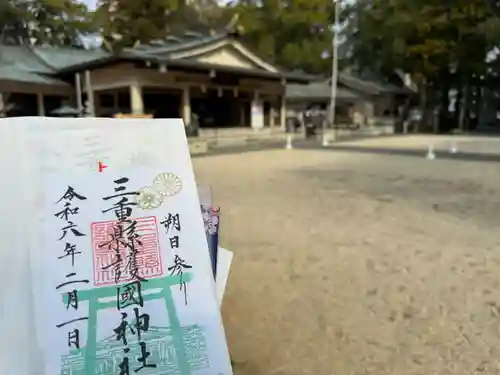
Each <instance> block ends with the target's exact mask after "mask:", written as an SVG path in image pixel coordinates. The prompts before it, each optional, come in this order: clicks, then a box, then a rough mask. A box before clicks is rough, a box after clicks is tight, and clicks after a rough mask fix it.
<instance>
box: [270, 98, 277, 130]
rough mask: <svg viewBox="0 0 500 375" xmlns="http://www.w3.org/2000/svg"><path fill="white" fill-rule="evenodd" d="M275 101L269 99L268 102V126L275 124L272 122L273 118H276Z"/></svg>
mask: <svg viewBox="0 0 500 375" xmlns="http://www.w3.org/2000/svg"><path fill="white" fill-rule="evenodd" d="M275 106H276V103H275V102H274V101H273V100H271V101H270V102H269V127H271V128H272V127H274V126H275V125H276V124H275V123H274V120H275V118H276V108H275Z"/></svg>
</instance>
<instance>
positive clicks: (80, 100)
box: [75, 73, 83, 113]
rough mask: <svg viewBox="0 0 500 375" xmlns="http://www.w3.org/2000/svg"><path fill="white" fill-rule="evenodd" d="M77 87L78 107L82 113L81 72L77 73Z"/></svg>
mask: <svg viewBox="0 0 500 375" xmlns="http://www.w3.org/2000/svg"><path fill="white" fill-rule="evenodd" d="M75 89H76V108H77V109H78V110H79V111H80V113H82V111H83V103H82V81H81V78H80V73H76V74H75Z"/></svg>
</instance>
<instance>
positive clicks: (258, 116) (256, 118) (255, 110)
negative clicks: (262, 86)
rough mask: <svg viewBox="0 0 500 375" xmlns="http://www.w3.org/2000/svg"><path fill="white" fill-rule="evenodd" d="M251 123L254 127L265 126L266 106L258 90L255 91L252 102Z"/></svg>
mask: <svg viewBox="0 0 500 375" xmlns="http://www.w3.org/2000/svg"><path fill="white" fill-rule="evenodd" d="M250 125H251V126H252V128H253V129H261V128H262V127H264V108H263V105H262V99H261V98H260V96H259V92H258V91H254V95H253V99H252V103H251V115H250Z"/></svg>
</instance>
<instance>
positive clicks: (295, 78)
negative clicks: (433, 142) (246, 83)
mask: <svg viewBox="0 0 500 375" xmlns="http://www.w3.org/2000/svg"><path fill="white" fill-rule="evenodd" d="M120 61H130V62H150V63H153V64H165V65H167V66H169V67H179V68H190V69H194V70H196V69H199V70H204V71H205V70H211V69H215V70H220V71H224V72H233V73H238V74H242V75H251V76H259V77H263V78H274V79H279V78H284V79H285V80H287V81H289V82H293V83H309V82H311V81H313V80H316V79H317V77H315V76H311V75H308V74H303V73H295V72H269V71H265V70H261V69H245V68H237V67H228V66H224V65H214V64H209V63H202V62H199V61H192V60H187V59H168V58H162V57H158V56H153V55H143V54H137V53H130V52H124V53H122V54H120V55H108V56H105V57H102V58H100V59H96V60H92V61H88V62H85V63H82V64H78V65H73V66H70V67H68V68H65V69H60V70H59V71H58V73H59V74H65V73H73V72H79V71H82V70H86V69H94V68H97V67H101V66H103V65H109V64H115V63H118V62H120Z"/></svg>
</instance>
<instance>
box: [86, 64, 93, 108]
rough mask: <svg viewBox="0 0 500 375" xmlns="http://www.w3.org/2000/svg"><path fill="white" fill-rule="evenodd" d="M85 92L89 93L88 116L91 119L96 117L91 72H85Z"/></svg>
mask: <svg viewBox="0 0 500 375" xmlns="http://www.w3.org/2000/svg"><path fill="white" fill-rule="evenodd" d="M85 91H86V92H87V110H88V114H87V115H88V116H90V117H95V105H94V90H93V89H92V83H91V81H90V71H89V70H86V71H85Z"/></svg>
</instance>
